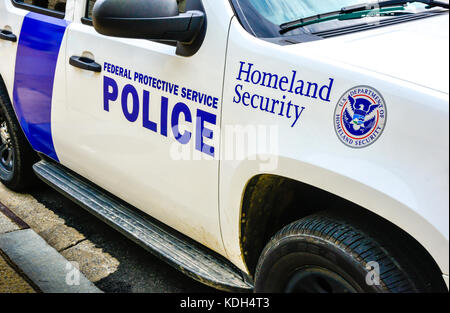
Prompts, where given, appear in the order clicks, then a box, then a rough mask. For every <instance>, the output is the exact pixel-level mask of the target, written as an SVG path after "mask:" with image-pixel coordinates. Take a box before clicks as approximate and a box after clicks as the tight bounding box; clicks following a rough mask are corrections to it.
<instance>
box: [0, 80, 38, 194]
mask: <svg viewBox="0 0 450 313" xmlns="http://www.w3.org/2000/svg"><path fill="white" fill-rule="evenodd" d="M0 135H1V136H0V139H1V140H0V181H1V182H2V183H3V184H4V185H5V186H6V187H8V188H9V189H11V190H14V191H17V192H21V191H24V190H26V189H27V188H28V187H29V186H30V185H32V184H33V183H34V182H35V181H36V176H35V175H34V173H33V169H32V165H33V164H34V163H35V162H37V160H38V157H37V154H36V152H34V150H33V149H32V148H31V146H30V144H29V142H28V140H27V139H26V138H25V135H24V133H23V131H22V129H21V127H20V125H19V122H18V121H17V118H16V115H15V113H14V110H13V107H12V104H11V101H10V99H9V96H8V93H7V92H6V88H5V86H4V84H3V82H2V81H1V78H0Z"/></svg>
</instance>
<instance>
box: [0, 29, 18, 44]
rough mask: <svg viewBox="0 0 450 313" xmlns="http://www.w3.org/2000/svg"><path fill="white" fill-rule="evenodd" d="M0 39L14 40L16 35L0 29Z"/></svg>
mask: <svg viewBox="0 0 450 313" xmlns="http://www.w3.org/2000/svg"><path fill="white" fill-rule="evenodd" d="M0 39H3V40H7V41H12V42H16V41H17V37H16V35H14V34H13V33H12V32H10V31H9V30H6V29H0Z"/></svg>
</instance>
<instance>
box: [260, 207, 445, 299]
mask: <svg viewBox="0 0 450 313" xmlns="http://www.w3.org/2000/svg"><path fill="white" fill-rule="evenodd" d="M362 229H364V231H363V230H362ZM367 229H372V230H374V231H373V232H372V231H366V230H367ZM383 232H384V234H383ZM376 233H378V235H375V236H374V234H376ZM387 233H388V232H387V230H386V228H385V227H384V228H382V227H381V224H378V223H377V222H376V219H375V220H374V221H370V222H367V220H366V221H365V222H361V221H360V220H358V219H355V220H352V218H351V217H350V218H348V217H347V218H346V217H341V216H337V215H336V214H334V213H332V212H324V213H319V214H317V215H312V216H309V217H306V218H303V219H301V220H298V221H296V222H294V223H292V224H290V225H288V226H286V227H284V228H283V229H282V230H281V231H280V232H278V233H277V234H276V235H275V236H274V237H273V238H272V239H271V241H270V242H269V243H268V244H267V245H266V247H265V248H264V250H263V252H262V254H261V256H260V258H259V261H258V265H257V268H256V273H255V292H263V293H265V292H299V293H314V292H320V293H353V292H374V293H385V292H406V293H412V292H436V291H438V292H446V291H445V289H444V288H445V287H444V285H443V282H442V277H440V280H439V277H436V275H432V274H430V268H432V266H429V263H427V262H426V261H424V260H423V259H420V258H419V257H418V255H417V254H416V255H415V253H419V252H418V251H416V250H417V249H415V252H414V251H411V248H413V247H412V246H410V247H408V239H405V238H404V237H402V236H397V235H395V233H394V235H395V236H394V237H396V238H395V239H394V238H392V235H393V234H392V233H391V234H387ZM400 237H402V238H400ZM399 243H400V246H398V244H399ZM401 244H403V246H401ZM408 253H409V255H406V254H408ZM372 262H376V263H372ZM368 265H369V266H368ZM366 266H368V267H367V268H366ZM418 266H420V267H421V268H419V267H418ZM376 267H378V268H376ZM378 269H379V271H377V270H378ZM369 272H370V273H369ZM377 273H378V275H377Z"/></svg>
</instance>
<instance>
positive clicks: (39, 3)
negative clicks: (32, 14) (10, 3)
mask: <svg viewBox="0 0 450 313" xmlns="http://www.w3.org/2000/svg"><path fill="white" fill-rule="evenodd" d="M14 2H16V3H19V4H20V3H22V4H28V5H32V6H35V7H37V8H41V9H48V10H52V11H56V12H59V13H65V12H66V0H14Z"/></svg>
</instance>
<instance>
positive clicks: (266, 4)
mask: <svg viewBox="0 0 450 313" xmlns="http://www.w3.org/2000/svg"><path fill="white" fill-rule="evenodd" d="M365 2H374V3H377V2H378V1H373V0H372V1H371V0H366V1H364V0H234V3H235V6H236V7H237V11H238V13H239V11H240V13H241V14H242V15H243V19H244V22H245V23H247V26H248V27H247V28H248V30H249V31H251V32H253V34H254V35H255V36H258V37H279V36H281V35H280V33H279V25H280V24H283V23H286V22H290V21H293V20H298V19H301V18H305V17H310V16H314V15H317V14H323V13H328V12H331V11H337V10H340V9H341V8H343V7H348V6H351V5H355V4H361V3H365ZM426 10H427V9H426V5H425V4H423V3H410V4H408V5H406V6H405V10H404V12H405V13H417V12H421V11H426ZM383 18H392V16H390V17H389V16H387V17H383ZM371 22H373V19H372V21H370V18H364V19H354V20H345V21H331V22H325V23H320V24H316V25H311V26H307V27H304V28H301V29H296V30H294V31H292V32H290V33H288V34H287V35H295V34H300V33H302V34H305V33H314V32H317V31H324V30H327V29H333V28H340V27H345V26H349V25H356V24H361V23H371Z"/></svg>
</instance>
